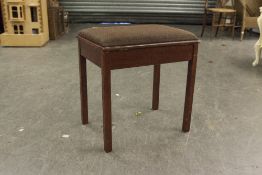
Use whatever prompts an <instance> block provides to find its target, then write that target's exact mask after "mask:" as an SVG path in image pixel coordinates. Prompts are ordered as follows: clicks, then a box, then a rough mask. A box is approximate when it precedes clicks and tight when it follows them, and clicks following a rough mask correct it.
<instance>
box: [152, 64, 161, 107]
mask: <svg viewBox="0 0 262 175" xmlns="http://www.w3.org/2000/svg"><path fill="white" fill-rule="evenodd" d="M153 81H154V82H153V99H152V109H153V110H158V107H159V86H160V65H154V80H153Z"/></svg>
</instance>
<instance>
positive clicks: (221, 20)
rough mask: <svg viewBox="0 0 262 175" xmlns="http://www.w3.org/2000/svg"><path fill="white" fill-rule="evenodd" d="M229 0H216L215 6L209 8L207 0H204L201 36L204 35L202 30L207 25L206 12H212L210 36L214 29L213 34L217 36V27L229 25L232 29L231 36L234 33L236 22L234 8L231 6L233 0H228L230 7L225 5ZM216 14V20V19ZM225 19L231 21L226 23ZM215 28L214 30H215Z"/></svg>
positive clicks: (233, 2)
mask: <svg viewBox="0 0 262 175" xmlns="http://www.w3.org/2000/svg"><path fill="white" fill-rule="evenodd" d="M228 1H229V0H217V4H216V7H215V8H209V7H208V6H209V5H208V0H205V12H204V16H203V26H202V31H201V37H203V36H204V32H205V29H206V26H207V20H208V14H209V13H211V14H212V16H213V17H212V23H211V24H212V26H211V36H212V35H213V32H214V31H216V33H215V36H217V34H218V31H219V27H230V28H231V29H232V37H233V38H234V35H235V23H236V10H235V9H234V8H233V7H234V4H235V1H234V0H230V1H231V3H232V7H228V6H226V3H227V2H228ZM216 16H218V22H216V19H217V17H216ZM226 19H230V20H231V23H230V24H226ZM215 29H216V30H215Z"/></svg>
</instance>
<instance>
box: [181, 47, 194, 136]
mask: <svg viewBox="0 0 262 175" xmlns="http://www.w3.org/2000/svg"><path fill="white" fill-rule="evenodd" d="M196 63H197V45H195V46H194V58H193V60H190V61H189V62H188V73H187V87H186V98H185V106H184V118H183V126H182V131H183V132H188V131H189V130H190V123H191V113H192V104H193V94H194V86H195V76H196Z"/></svg>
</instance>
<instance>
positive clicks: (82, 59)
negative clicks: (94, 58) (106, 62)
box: [79, 55, 88, 125]
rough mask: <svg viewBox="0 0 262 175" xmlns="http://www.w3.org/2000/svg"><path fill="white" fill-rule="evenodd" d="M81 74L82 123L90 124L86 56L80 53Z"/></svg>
mask: <svg viewBox="0 0 262 175" xmlns="http://www.w3.org/2000/svg"><path fill="white" fill-rule="evenodd" d="M79 75H80V98H81V118H82V124H83V125H85V124H88V106H87V105H88V102H87V83H86V58H85V57H83V56H81V55H79Z"/></svg>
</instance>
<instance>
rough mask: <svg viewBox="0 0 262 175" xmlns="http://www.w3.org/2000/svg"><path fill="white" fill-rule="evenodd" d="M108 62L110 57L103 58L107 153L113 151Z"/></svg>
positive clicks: (104, 119)
mask: <svg viewBox="0 0 262 175" xmlns="http://www.w3.org/2000/svg"><path fill="white" fill-rule="evenodd" d="M108 63H109V60H108V59H106V58H104V59H102V69H101V73H102V100H103V126H104V127H103V131H104V150H105V152H107V153H108V152H111V151H112V111H111V70H110V67H109V64H108Z"/></svg>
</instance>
